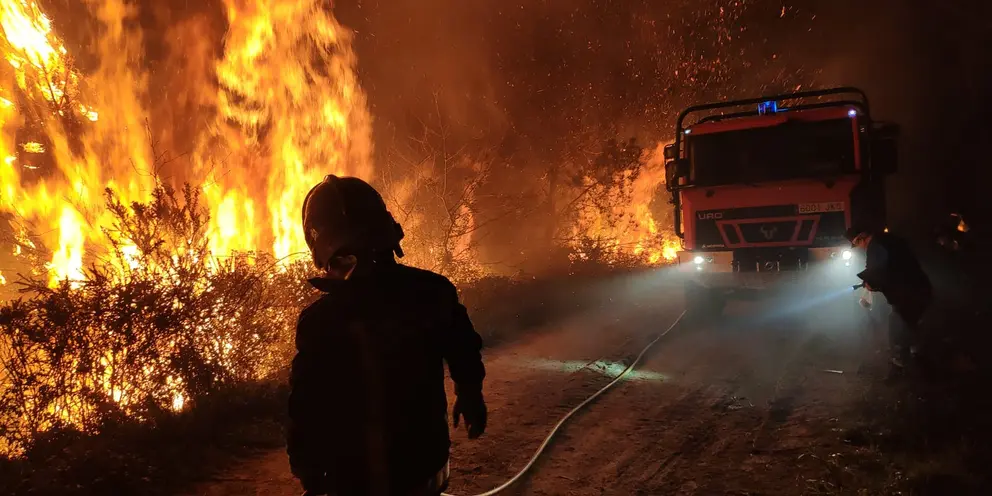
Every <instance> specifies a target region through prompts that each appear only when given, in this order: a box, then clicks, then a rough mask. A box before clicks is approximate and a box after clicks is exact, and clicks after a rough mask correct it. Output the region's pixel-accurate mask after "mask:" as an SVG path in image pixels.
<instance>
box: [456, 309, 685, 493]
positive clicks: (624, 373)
mask: <svg viewBox="0 0 992 496" xmlns="http://www.w3.org/2000/svg"><path fill="white" fill-rule="evenodd" d="M685 313H686V311H685V310H683V311H682V313H681V314H679V316H678V318H676V319H675V322H672V325H670V326H668V329H665V330H664V331H663V332H661V333H660V334H658V335H657V336H656V337H655V338H654V339H653V340H651V342H650V343H648V344H647V346H645V347H644V349H642V350H641V352H640V353H639V354H638V355H637V358H635V359H634V361H633V362H631V363H630V365H628V366H627V368H625V369H623V371H622V372H620V375H618V376H616V378H615V379H613V380H612V381H610V383H609V384H607V385H605V386H603V388H602V389H600V390H599V391H596V392H595V393H593V394H592V396H589V397H588V398H586V399H585V401H583V402H582V403H579V405H578V406H576V407H575V408H573V409H571V410H570V411H569V412H568V413H566V414H565V416H564V417H562V418H561V420H559V421H558V423H557V424H555V426H554V427H552V428H551V432H550V433H548V436H547V437H545V438H544V442H542V443H541V445H540V446H539V447H538V448H537V451H536V452H534V455H533V456H531V457H530V460H529V461H528V462H527V465H524V468H522V469H520V471H519V472H517V473H516V475H514V476H513V477H512V478H511V479H510V480H508V481H506V482H504V483H503V484H502V485H500V486H499V487H496V488H494V489H491V490H489V491H486V492H484V493H479V494H476V495H474V496H493V495H494V494H499V493H501V492H503V491H505V490H506V489H508V488H509V487H510V486H512V485H514V484H516V483H517V481H519V480H520V478H521V477H523V476H524V475H525V474H526V473H527V472H528V471H529V470H530V469H531V468H532V467H533V466H534V463H535V462H537V459H538V458H540V457H541V455H542V454H544V451H545V449H547V447H548V445H550V444H551V440H552V439H554V437H555V434H558V431H559V430H560V429H561V428H562V426H563V425H565V423H566V422H568V420H569V419H570V418H572V416H573V415H575V414H576V413H578V412H579V411H580V410H582V409H583V408H585V407H586V405H588V404H589V403H592V402H593V400H595V399H596V398H598V397H599V396H600V395H601V394H603V393H605V392H606V391H608V390H609V389H610V388H612V387H613V386H615V385H617V383H619V382H620V381H622V380H623V379H624V378H625V377H626V376H627V374H629V373H630V372H631V371H633V370H634V367H636V366H637V364H638V363H640V361H641V359H642V358H644V354H645V353H647V352H648V350H650V349H651V347H652V346H654V345H655V343H657V342H658V341H660V340H661V338H663V337H665V335H666V334H668V333H669V332H670V331H671V330H672V329H675V326H677V325H678V324H679V322H681V321H682V317H685ZM441 496H455V495H453V494H448V493H441Z"/></svg>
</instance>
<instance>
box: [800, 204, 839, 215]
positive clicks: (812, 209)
mask: <svg viewBox="0 0 992 496" xmlns="http://www.w3.org/2000/svg"><path fill="white" fill-rule="evenodd" d="M843 211H844V202H827V203H800V204H799V213H801V214H818V213H821V212H843Z"/></svg>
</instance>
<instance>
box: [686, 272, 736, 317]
mask: <svg viewBox="0 0 992 496" xmlns="http://www.w3.org/2000/svg"><path fill="white" fill-rule="evenodd" d="M726 304H727V298H726V296H725V295H724V294H723V292H722V291H719V290H716V289H711V288H706V287H703V286H700V285H699V284H697V283H695V282H692V281H687V282H686V283H685V308H686V316H688V317H690V318H692V319H693V320H697V321H698V320H703V319H709V318H713V317H717V316H719V315H720V314H721V313H722V312H723V307H724V306H726Z"/></svg>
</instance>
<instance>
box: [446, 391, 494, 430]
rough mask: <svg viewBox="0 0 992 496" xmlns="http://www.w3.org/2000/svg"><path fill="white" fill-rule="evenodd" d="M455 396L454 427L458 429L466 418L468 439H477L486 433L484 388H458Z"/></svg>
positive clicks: (452, 414) (452, 412)
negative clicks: (461, 419)
mask: <svg viewBox="0 0 992 496" xmlns="http://www.w3.org/2000/svg"><path fill="white" fill-rule="evenodd" d="M455 394H456V395H457V398H456V399H455V407H454V408H453V409H452V411H451V416H452V417H454V418H453V420H452V425H453V426H454V427H455V429H457V428H458V422H459V419H460V418H461V417H464V418H465V429H467V430H468V438H469V439H475V438H477V437H479V436H481V435H482V433H483V432H485V431H486V417H487V414H488V412H487V411H486V402H485V401H484V400H483V399H482V386H481V385H479V386H475V387H471V388H462V387H457V388H456V392H455Z"/></svg>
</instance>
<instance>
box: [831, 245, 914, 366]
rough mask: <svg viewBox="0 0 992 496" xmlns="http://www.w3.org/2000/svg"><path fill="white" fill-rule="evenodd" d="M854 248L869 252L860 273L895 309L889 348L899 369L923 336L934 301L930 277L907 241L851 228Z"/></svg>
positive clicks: (912, 355)
mask: <svg viewBox="0 0 992 496" xmlns="http://www.w3.org/2000/svg"><path fill="white" fill-rule="evenodd" d="M847 236H848V239H849V240H850V241H851V245H852V246H854V247H857V248H861V249H863V250H864V251H865V270H864V271H863V272H861V273H860V274H858V276H859V277H861V279H862V280H863V281H864V283H865V288H866V289H868V290H869V291H873V292H880V293H882V295H884V296H885V299H886V300H887V301H888V302H889V305H891V307H892V311H891V313H890V315H889V348H890V351H891V358H890V360H891V363H892V365H893V366H894V367H896V369H902V368H903V367H904V365H905V364H906V363H907V362H908V361H909V360H910V359H911V358H914V357H915V355H916V351H917V348H918V346H919V344H920V341H921V338H922V336H921V335H920V321H921V320H922V319H923V314H924V313H925V312H926V310H927V308H928V307H929V306H930V303H931V301H932V300H933V289H932V286H931V284H930V278H929V277H927V274H926V273H925V272H924V271H923V268H922V267H920V263H919V260H917V258H916V255H915V254H914V253H913V250H912V249H911V248H910V246H909V243H908V242H906V240H905V239H903V238H901V237H899V236H896V235H894V234H889V233H885V232H873V231H871V230H866V229H850V230H848V233H847Z"/></svg>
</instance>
